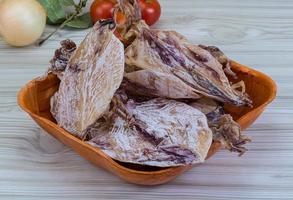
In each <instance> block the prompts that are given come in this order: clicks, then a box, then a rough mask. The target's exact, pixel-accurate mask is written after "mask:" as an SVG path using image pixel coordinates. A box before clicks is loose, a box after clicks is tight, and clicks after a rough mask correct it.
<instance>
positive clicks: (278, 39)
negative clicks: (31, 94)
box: [0, 0, 293, 200]
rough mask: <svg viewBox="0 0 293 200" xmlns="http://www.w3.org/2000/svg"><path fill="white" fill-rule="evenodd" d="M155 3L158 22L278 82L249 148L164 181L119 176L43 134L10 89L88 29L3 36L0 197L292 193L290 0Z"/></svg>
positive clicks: (287, 195)
mask: <svg viewBox="0 0 293 200" xmlns="http://www.w3.org/2000/svg"><path fill="white" fill-rule="evenodd" d="M160 2H161V4H162V9H163V11H162V12H163V14H162V17H161V20H160V22H159V23H158V24H157V26H156V27H159V28H165V29H174V30H177V31H179V32H180V33H182V34H184V35H186V36H187V37H188V38H189V39H190V40H191V41H193V42H196V43H203V44H213V45H217V46H219V47H220V48H221V49H222V50H224V52H226V54H227V55H229V57H231V58H232V59H234V60H236V61H238V62H240V63H242V64H246V65H248V66H251V67H253V68H255V69H257V70H260V71H263V72H265V73H266V74H268V75H270V76H272V77H273V79H275V80H276V82H277V84H278V96H277V99H276V100H275V101H274V103H272V104H271V105H270V106H269V107H268V108H267V110H266V111H265V113H264V114H263V115H262V116H261V117H260V118H259V119H258V120H257V121H256V122H255V124H254V125H252V126H251V127H250V128H249V129H248V130H247V131H246V133H247V134H248V135H250V136H252V137H253V142H252V143H251V144H249V145H248V148H249V151H248V152H247V153H246V154H245V155H244V156H243V157H241V158H239V157H237V156H236V155H235V154H230V153H229V152H226V151H220V152H219V153H217V154H216V155H215V156H214V157H212V158H211V159H210V160H208V161H207V162H206V163H204V164H202V165H201V166H199V167H196V168H193V169H192V170H191V171H189V172H187V173H185V174H184V175H182V176H180V177H179V178H178V179H176V180H174V181H173V182H171V183H169V184H166V185H162V186H157V187H141V186H135V185H131V184H128V183H125V182H123V181H122V180H120V179H119V178H117V177H115V176H113V175H112V174H109V173H108V172H106V171H104V170H102V169H100V168H97V167H95V166H93V165H92V164H90V163H88V162H87V161H86V160H84V159H83V158H81V157H79V156H78V155H77V154H76V153H75V152H73V151H72V150H71V149H69V148H68V147H66V146H64V145H62V144H61V143H60V142H58V141H57V140H55V139H54V138H52V137H51V136H49V135H48V134H46V133H44V132H43V131H42V130H41V129H40V128H39V127H38V126H37V125H36V124H35V123H34V122H33V121H32V120H31V119H30V118H29V117H28V115H26V114H25V113H24V112H22V111H21V110H20V108H19V107H18V106H17V102H16V94H17V91H18V90H19V88H20V87H21V86H22V85H24V84H25V83H26V82H28V81H29V80H30V79H32V78H34V77H36V76H39V75H42V74H43V73H44V72H45V70H46V68H47V67H48V61H49V59H50V58H51V57H52V55H53V52H54V50H55V49H56V47H57V46H58V43H59V41H60V40H62V39H64V38H71V39H73V40H75V41H77V42H79V41H80V40H81V39H82V38H83V37H84V35H85V32H86V31H61V32H60V34H59V35H56V36H55V37H54V38H52V39H51V40H50V41H49V42H48V43H46V44H45V45H44V46H42V47H35V46H30V47H26V48H12V47H9V46H7V45H6V44H5V43H4V42H3V41H2V40H1V39H0V199H36V200H39V199H41V200H46V199H54V200H56V199H72V200H73V199H144V200H147V199H217V200H226V199H233V200H234V199H266V200H267V199H293V83H292V82H293V1H292V0H257V1H255V0H245V1H240V0H237V1H236V0H221V1H219V0H184V1H179V0H161V1H160ZM49 31H52V28H50V27H48V28H47V29H46V32H49Z"/></svg>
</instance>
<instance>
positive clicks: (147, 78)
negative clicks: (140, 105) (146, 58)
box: [123, 70, 201, 99]
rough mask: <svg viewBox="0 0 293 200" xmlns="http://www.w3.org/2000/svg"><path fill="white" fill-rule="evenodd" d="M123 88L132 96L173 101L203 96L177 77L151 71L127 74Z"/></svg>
mask: <svg viewBox="0 0 293 200" xmlns="http://www.w3.org/2000/svg"><path fill="white" fill-rule="evenodd" d="M123 88H124V89H125V90H126V91H127V92H128V93H130V94H133V95H141V96H147V97H164V98H171V99H198V98H200V97H201V96H200V95H198V94H197V93H196V91H194V89H193V88H192V87H190V86H188V85H186V84H184V83H183V82H182V81H181V80H180V79H178V78H177V77H175V76H173V75H171V74H167V73H162V72H158V71H151V70H139V71H135V72H131V73H126V74H125V75H124V79H123Z"/></svg>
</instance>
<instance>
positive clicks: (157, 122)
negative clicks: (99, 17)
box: [49, 0, 252, 167]
mask: <svg viewBox="0 0 293 200" xmlns="http://www.w3.org/2000/svg"><path fill="white" fill-rule="evenodd" d="M116 12H122V13H124V15H125V16H126V19H127V20H126V23H125V24H122V25H116V23H115V22H114V20H112V19H108V20H104V21H100V22H97V23H96V24H95V25H94V27H93V28H92V30H91V31H90V32H89V34H88V35H87V36H86V37H85V39H84V40H83V41H82V42H81V44H80V45H79V46H78V47H77V46H76V44H75V43H74V42H73V41H71V40H65V41H62V42H61V47H60V48H59V49H57V50H56V52H55V55H54V58H53V59H52V60H51V67H50V69H49V70H50V72H52V73H54V74H56V75H57V76H58V77H59V79H60V80H61V83H60V87H59V90H58V91H57V92H56V93H55V95H54V96H53V97H52V98H51V113H52V115H53V117H54V118H55V119H56V121H57V123H58V125H59V126H61V127H63V128H64V129H66V130H67V131H69V132H70V133H72V134H73V135H75V136H77V137H79V138H81V139H83V140H85V141H86V142H88V143H89V144H91V145H93V146H95V147H97V148H100V149H101V150H102V151H103V152H105V153H106V154H107V155H109V156H110V157H112V158H113V159H115V160H118V161H122V162H127V163H134V164H141V165H150V166H158V167H170V166H179V165H186V164H195V163H201V162H203V161H204V160H205V158H206V155H207V153H208V150H209V148H210V146H211V144H212V142H213V141H219V142H221V144H222V145H223V146H224V147H225V148H226V149H228V150H230V151H235V152H238V153H239V154H240V155H241V154H243V153H244V152H245V151H246V149H245V147H243V145H244V144H245V143H246V142H248V141H250V139H249V138H248V137H247V136H245V135H243V134H242V133H241V131H240V127H239V125H238V124H237V123H236V122H235V121H234V120H233V119H232V117H231V116H230V115H229V114H227V113H225V111H224V109H223V103H226V104H232V105H235V106H251V105H252V102H251V100H250V99H249V97H248V95H247V94H246V93H245V86H244V83H243V82H239V83H238V84H235V85H231V84H230V82H229V80H228V78H227V76H226V75H227V74H229V75H231V76H234V77H235V76H236V75H235V74H234V73H233V71H232V70H231V69H230V66H229V62H230V61H229V59H228V58H227V57H226V56H225V55H224V54H223V53H222V52H221V51H220V50H219V49H218V48H216V47H211V46H204V45H195V44H191V43H189V42H188V40H187V39H186V38H185V37H184V36H182V35H181V34H179V33H177V32H175V31H166V30H155V29H151V28H150V27H148V26H147V25H146V24H145V23H144V21H142V20H141V17H140V14H139V13H140V12H139V7H138V6H137V3H136V1H135V0H121V1H120V3H119V4H118V6H117V7H116V8H115V13H116ZM114 31H116V32H119V35H120V37H119V39H120V40H119V39H118V38H117V37H116V36H115V34H114ZM121 41H122V42H123V43H122V42H121Z"/></svg>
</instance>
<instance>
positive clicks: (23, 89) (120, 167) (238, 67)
mask: <svg viewBox="0 0 293 200" xmlns="http://www.w3.org/2000/svg"><path fill="white" fill-rule="evenodd" d="M231 67H232V69H234V70H235V69H236V70H238V71H242V72H246V73H249V74H253V75H255V76H257V77H259V78H260V79H262V80H266V82H267V84H268V85H269V86H270V87H271V90H272V92H271V93H270V95H269V97H268V99H267V100H266V102H264V103H263V104H261V105H259V106H257V107H255V108H253V109H252V110H251V111H249V112H247V113H246V114H245V115H243V116H242V117H240V118H239V119H238V120H236V121H237V122H238V121H240V120H243V119H245V118H247V117H249V116H250V114H251V113H253V112H256V111H257V110H260V109H262V108H264V107H266V106H267V105H268V104H269V103H271V102H272V101H273V100H274V98H275V97H276V93H277V85H276V83H275V82H274V80H273V79H272V78H271V77H269V76H268V75H266V74H264V73H262V72H259V71H257V70H254V69H252V68H250V67H247V66H244V65H241V64H239V63H237V62H235V61H231ZM46 77H47V76H46ZM43 78H44V77H43ZM40 80H42V79H40V77H37V78H35V79H33V80H31V81H29V82H28V83H27V84H25V85H24V86H23V87H21V89H20V91H19V92H18V94H17V102H18V104H19V106H20V107H21V108H22V109H23V110H24V111H25V112H27V113H28V114H29V115H31V116H32V117H33V118H36V119H38V120H40V121H43V122H44V123H46V124H47V125H49V126H50V127H51V128H54V129H57V130H58V132H61V133H62V134H64V135H65V136H66V137H67V138H68V139H70V140H73V141H74V142H76V143H79V144H81V145H82V146H83V147H84V148H88V149H90V150H91V151H94V152H95V153H97V154H98V155H99V156H102V157H103V158H104V159H106V160H107V161H108V162H110V163H111V164H112V166H114V167H116V168H117V169H118V170H120V171H127V172H128V173H132V174H137V175H159V174H166V173H171V172H173V171H180V170H183V169H185V168H188V167H191V166H193V165H183V166H175V167H168V168H162V169H159V170H155V171H140V170H135V169H130V168H127V167H125V166H123V165H120V164H119V163H118V162H116V161H115V160H114V159H112V158H111V157H110V156H108V155H107V154H105V153H104V152H103V151H102V150H100V149H99V148H95V147H93V146H91V145H90V144H88V143H86V142H84V141H82V140H80V139H79V138H77V137H75V136H73V135H72V134H70V133H69V132H68V131H66V130H65V129H63V128H61V127H59V126H58V125H57V124H56V123H54V122H52V121H51V120H48V119H46V118H44V117H41V116H39V115H38V114H36V113H34V112H32V111H31V110H30V109H28V108H27V107H26V106H25V105H24V104H23V102H25V101H24V94H25V93H26V92H27V91H28V89H29V88H30V87H31V85H33V84H35V82H36V81H40ZM199 164H200V163H199ZM195 165H196V164H195Z"/></svg>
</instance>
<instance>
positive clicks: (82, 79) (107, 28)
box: [51, 20, 124, 138]
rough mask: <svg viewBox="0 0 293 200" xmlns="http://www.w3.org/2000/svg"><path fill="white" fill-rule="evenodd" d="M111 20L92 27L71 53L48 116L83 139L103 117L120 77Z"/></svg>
mask: <svg viewBox="0 0 293 200" xmlns="http://www.w3.org/2000/svg"><path fill="white" fill-rule="evenodd" d="M114 25H115V24H114V23H113V21H112V20H107V21H101V22H98V23H96V24H95V26H94V27H93V28H92V30H91V31H90V32H89V34H88V35H87V36H86V38H85V39H84V40H83V41H82V42H81V44H80V45H79V47H78V48H77V49H76V50H75V51H74V52H73V54H72V55H71V57H70V59H69V60H68V63H67V65H66V69H65V71H64V72H63V76H62V79H61V83H60V86H59V90H58V92H56V93H55V95H54V96H53V97H52V98H51V113H52V115H53V117H54V118H55V119H56V121H57V122H58V125H59V126H61V127H63V128H64V129H66V130H67V131H69V132H71V133H72V134H74V135H76V136H78V137H80V138H83V136H84V132H85V130H86V129H87V128H88V127H89V126H90V125H91V124H93V123H94V122H95V121H96V120H97V119H98V118H99V117H100V116H101V115H102V114H104V113H105V112H106V111H107V109H108V107H109V104H110V102H111V99H112V97H113V95H114V93H115V91H116V90H117V88H118V87H119V86H120V84H121V81H122V78H123V73H124V51H123V50H124V48H123V45H122V43H121V42H120V41H119V40H118V39H117V38H116V37H115V36H114V34H113V31H112V30H113V26H114Z"/></svg>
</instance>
